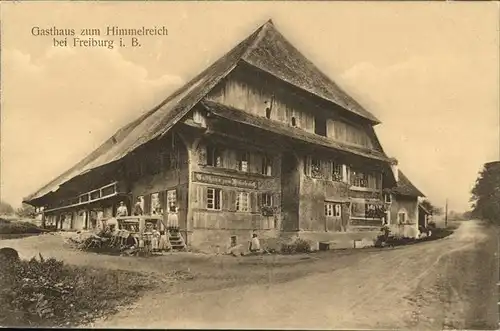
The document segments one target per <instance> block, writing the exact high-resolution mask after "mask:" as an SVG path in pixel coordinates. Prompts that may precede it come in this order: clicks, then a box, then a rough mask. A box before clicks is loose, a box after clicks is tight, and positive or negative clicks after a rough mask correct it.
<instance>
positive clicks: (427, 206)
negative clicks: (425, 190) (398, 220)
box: [420, 199, 443, 215]
mask: <svg viewBox="0 0 500 331" xmlns="http://www.w3.org/2000/svg"><path fill="white" fill-rule="evenodd" d="M420 204H421V205H422V206H423V207H424V208H425V209H427V210H428V211H429V212H430V213H431V214H433V215H441V214H442V213H443V208H439V207H436V206H434V205H433V204H432V203H431V202H430V201H429V200H427V199H425V200H424V201H422V202H421V203H420Z"/></svg>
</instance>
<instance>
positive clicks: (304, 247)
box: [281, 238, 311, 254]
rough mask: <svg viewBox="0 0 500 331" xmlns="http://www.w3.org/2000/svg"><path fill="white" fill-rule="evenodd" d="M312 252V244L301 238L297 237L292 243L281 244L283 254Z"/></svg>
mask: <svg viewBox="0 0 500 331" xmlns="http://www.w3.org/2000/svg"><path fill="white" fill-rule="evenodd" d="M309 252H311V244H310V243H309V242H308V241H306V240H304V239H301V238H298V239H296V240H295V241H294V242H292V243H290V244H282V245H281V253H282V254H296V253H309Z"/></svg>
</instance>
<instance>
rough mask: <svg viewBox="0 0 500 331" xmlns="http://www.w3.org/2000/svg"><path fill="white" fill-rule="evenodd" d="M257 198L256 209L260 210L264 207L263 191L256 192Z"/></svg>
mask: <svg viewBox="0 0 500 331" xmlns="http://www.w3.org/2000/svg"><path fill="white" fill-rule="evenodd" d="M255 199H256V207H257V209H256V210H255V211H256V212H259V211H260V208H262V193H255Z"/></svg>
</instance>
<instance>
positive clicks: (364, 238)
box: [298, 230, 380, 250]
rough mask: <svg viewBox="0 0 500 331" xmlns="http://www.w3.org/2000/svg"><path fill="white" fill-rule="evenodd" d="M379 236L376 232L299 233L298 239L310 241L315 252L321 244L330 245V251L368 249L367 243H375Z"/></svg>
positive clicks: (378, 232)
mask: <svg viewBox="0 0 500 331" xmlns="http://www.w3.org/2000/svg"><path fill="white" fill-rule="evenodd" d="M379 234H380V231H375V230H366V231H348V232H317V231H301V232H298V237H299V238H302V239H304V240H307V241H310V242H311V247H312V249H313V250H318V249H319V243H320V242H328V243H330V249H347V248H361V246H364V247H366V246H367V242H373V241H374V240H375V239H377V236H378V235H379ZM355 242H356V243H355ZM361 242H362V243H361Z"/></svg>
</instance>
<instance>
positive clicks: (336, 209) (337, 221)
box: [325, 202, 342, 232]
mask: <svg viewBox="0 0 500 331" xmlns="http://www.w3.org/2000/svg"><path fill="white" fill-rule="evenodd" d="M341 224H342V204H341V203H336V202H326V203H325V231H327V232H329V231H339V230H342V226H341Z"/></svg>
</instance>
